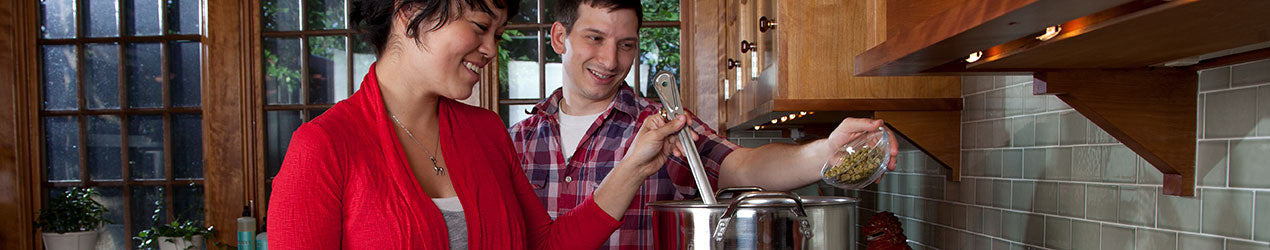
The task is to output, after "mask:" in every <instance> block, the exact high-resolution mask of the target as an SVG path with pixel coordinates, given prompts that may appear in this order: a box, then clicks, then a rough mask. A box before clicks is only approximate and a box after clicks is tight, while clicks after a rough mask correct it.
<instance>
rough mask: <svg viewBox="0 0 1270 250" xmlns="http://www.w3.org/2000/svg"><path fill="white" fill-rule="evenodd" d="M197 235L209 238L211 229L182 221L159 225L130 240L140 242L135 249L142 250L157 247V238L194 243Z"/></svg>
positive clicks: (195, 222) (200, 224)
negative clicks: (179, 239) (140, 249)
mask: <svg viewBox="0 0 1270 250" xmlns="http://www.w3.org/2000/svg"><path fill="white" fill-rule="evenodd" d="M199 235H203V236H204V237H210V236H211V235H212V227H206V228H205V227H203V225H202V223H200V222H197V221H191V220H184V221H173V222H172V223H168V224H161V225H159V226H157V227H152V228H150V229H146V230H141V232H140V233H137V236H136V237H132V239H134V240H137V242H140V244H139V245H137V248H143V249H144V248H150V247H156V246H158V244H159V237H172V238H181V239H184V240H186V241H191V242H192V241H194V236H199ZM167 241H168V242H172V243H175V241H173V240H172V239H168V240H167ZM193 247H194V246H193V245H191V246H189V247H187V248H186V249H190V248H193Z"/></svg>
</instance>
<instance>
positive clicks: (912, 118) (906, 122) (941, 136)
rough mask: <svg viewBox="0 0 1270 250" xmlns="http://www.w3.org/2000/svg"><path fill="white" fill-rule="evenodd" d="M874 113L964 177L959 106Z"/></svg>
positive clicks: (951, 175) (953, 176) (952, 175)
mask: <svg viewBox="0 0 1270 250" xmlns="http://www.w3.org/2000/svg"><path fill="white" fill-rule="evenodd" d="M1192 99H1193V98H1192ZM873 117H874V118H876V119H882V121H885V122H886V125H887V126H888V127H890V128H891V130H892V131H896V132H897V133H896V138H900V137H903V138H904V139H907V140H908V141H910V142H912V143H913V145H914V146H917V149H919V150H921V151H922V152H924V153H926V154H927V155H930V156H931V157H932V158H934V159H935V160H936V161H938V162H939V163H940V164H943V165H944V167H945V168H948V174H947V175H946V177H947V179H948V180H949V181H961V148H960V146H961V111H960V110H951V111H878V112H874V113H873ZM1192 124H1193V122H1192Z"/></svg>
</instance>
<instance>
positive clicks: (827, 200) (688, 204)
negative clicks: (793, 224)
mask: <svg viewBox="0 0 1270 250" xmlns="http://www.w3.org/2000/svg"><path fill="white" fill-rule="evenodd" d="M800 198H801V199H802V202H803V207H805V208H811V207H823V206H838V205H855V204H857V203H859V202H860V200H859V199H856V198H851V197H844V196H802V197H800ZM731 204H732V200H720V201H719V203H717V204H714V205H706V204H705V203H703V202H702V201H701V199H695V200H669V201H656V202H651V203H649V204H648V206H649V207H651V208H653V209H654V210H656V209H675V208H720V209H727V208H728V206H729V205H731ZM791 206H792V205H790V204H771V205H741V206H740V207H741V208H783V207H791Z"/></svg>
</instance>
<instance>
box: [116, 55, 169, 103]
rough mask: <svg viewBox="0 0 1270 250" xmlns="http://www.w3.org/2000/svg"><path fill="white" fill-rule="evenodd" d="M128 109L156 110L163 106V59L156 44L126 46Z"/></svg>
mask: <svg viewBox="0 0 1270 250" xmlns="http://www.w3.org/2000/svg"><path fill="white" fill-rule="evenodd" d="M127 47H128V49H127V51H126V52H124V53H126V54H127V56H128V63H127V68H128V74H127V76H128V82H127V85H128V107H130V108H158V107H162V106H163V82H162V81H161V80H163V78H161V77H160V76H159V75H160V74H162V73H163V65H162V61H163V58H162V56H160V55H161V53H160V51H161V50H162V48H161V45H160V44H158V43H132V44H128V46H127Z"/></svg>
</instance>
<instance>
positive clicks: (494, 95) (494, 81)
mask: <svg viewBox="0 0 1270 250" xmlns="http://www.w3.org/2000/svg"><path fill="white" fill-rule="evenodd" d="M531 1H535V2H536V3H537V4H538V6H537V9H538V10H539V11H537V13H538V15H539V16H538V18H537V19H535V20H537V21H536V22H538V23H509V24H507V30H534V31H537V33H538V35H537V41H538V42H537V45H538V48H537V51H538V57H537V60H538V62H537V63H538V98H502V97H501V96H499V95H498V93H499V91H500V89H498V83H499V81H500V80H502V79H499V78H498V74H497V73H498V72H497V71H496V70H497V69H498V67H497V66H498V64H501V63H505V62H500V61H498V60H497V57H495V60H493V61H491V62H492V64H491V66H492V67H486V68H487V69H489V70H486V71H488V73H487V74H486V76H485V77H483V78H482V79H483V82H484V83H483V84H484V85H485V86H488V87H486V88H485V90H487V91H483V92H482V97H481V98H482V99H483V100H488V101H486V102H483V105H488V106H485V108H487V109H490V110H493V111H494V112H495V113H498V112H500V110H501V107H502V106H503V105H534V104H538V102H539V101H542V100H543V99H545V98H548V97H550V96H551V92H549V91H553V90H550V89H547V72H546V65H547V56H546V55H547V53H555V52H554V51H549V50H551V46H550V45H548V44H547V43H546V41H547V36H548V34H550V33H551V25H552V24H553V23H554V21H553V22H548V23H543V21H544V20H545V19H547V18H548V17H546V16H542V14H543V11H542V10H543V8H544V7H550V6H543V1H542V0H531ZM691 2H692V1H680V3H679V5H680V7H679V8H680V9H679V12H680V13H681V14H680V20H674V21H647V20H645V21H644V22H643V23H642V24H641V25H640V26H639V29H644V28H678V29H679V31H680V35H679V40H680V42H681V44H686V43H683V41H684V38H685V37H687V36H684V35H683V34H684V33H683V31H684V30H685V27H684V24H685V23H687V22H686V21H684V18H683V17H685V16H686V15H683V13H689V12H690V10H691V8H692V7H691V5H692V3H691ZM499 49H500V50H501V49H502V47H501V46H500V47H499ZM688 51H690V50H689V48H688V47H687V46H681V47H680V57H679V58H680V60H679V65H680V66H679V68H680V72H679V74H680V75H681V76H682V75H686V72H687V71H686V70H685V69H686V68H687V67H684V66H685V65H686V64H684V62H691V61H692V60H691V53H685V52H688ZM640 63H641V61H640V56H639V55H637V56H635V63H633V64H632V66H631V67H633V68H634V69H632V70H631V71H630V73H631V74H633V78H634V79H635V81H636V82H635V83H632V84H633V85H634V89H635V94H636V95H639V96H644V95H643V93H642V90H640V87H641V86H639V83H638V81H639V77H640V73H641V72H640V70H639V69H638V68H639V65H640ZM681 80H683V81H680V88H681V92H682V93H683V94H685V95H683V96H682V97H681V98H684V100H683V101H684V102H683V103H684V105H685V106H688V107H692V104H693V103H694V102H693V101H694V100H693V98H692V93H694V92H689V91H691V90H690V89H692V88H690V87H687V86H690V85H691V83H690V82H688V81H687V79H684V78H683V77H681ZM508 84H510V82H508ZM652 99H654V100H660V99H659V98H656V97H653V98H652ZM508 112H512V111H511V110H509V111H508ZM499 116H506V115H505V114H499Z"/></svg>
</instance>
